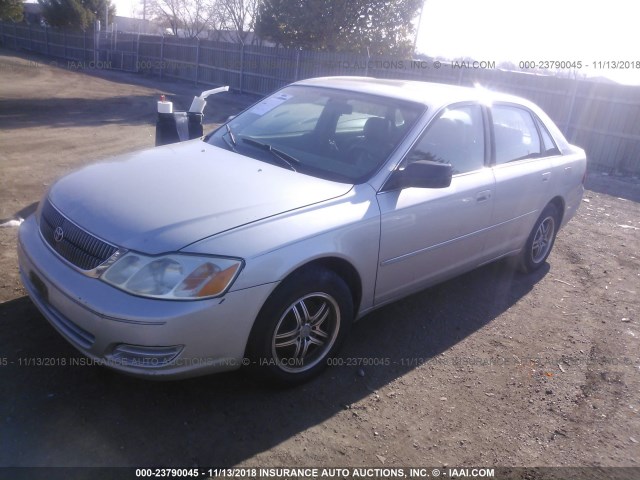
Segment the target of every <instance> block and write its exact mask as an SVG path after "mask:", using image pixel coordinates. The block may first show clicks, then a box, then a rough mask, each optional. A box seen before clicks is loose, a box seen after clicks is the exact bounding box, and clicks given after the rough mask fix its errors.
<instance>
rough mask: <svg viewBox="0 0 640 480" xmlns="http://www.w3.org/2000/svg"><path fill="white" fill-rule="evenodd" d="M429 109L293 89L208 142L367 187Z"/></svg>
mask: <svg viewBox="0 0 640 480" xmlns="http://www.w3.org/2000/svg"><path fill="white" fill-rule="evenodd" d="M425 108H426V107H425V106H424V105H420V104H415V103H412V102H403V101H401V100H397V99H391V98H386V97H377V96H374V95H367V94H362V93H356V92H349V91H342V90H333V89H329V88H318V87H306V86H290V87H286V88H284V89H282V90H280V91H278V92H276V93H275V94H273V95H271V96H270V97H267V98H266V99H264V100H262V101H261V102H259V103H257V104H256V105H254V106H253V107H251V108H249V109H248V110H246V111H244V112H243V113H241V114H240V115H238V116H237V117H235V118H233V119H232V120H230V121H229V122H228V123H227V124H226V125H223V126H222V127H220V128H219V129H218V130H216V131H215V132H213V134H211V135H210V136H209V137H208V138H207V141H208V142H209V143H211V144H212V145H216V146H218V147H222V148H226V149H229V150H232V151H235V152H238V153H240V154H242V155H246V156H249V157H252V158H255V159H257V160H261V161H265V162H269V163H273V164H274V165H278V166H281V167H282V168H288V169H290V170H295V171H298V172H301V173H305V174H308V175H314V176H317V177H321V178H326V179H329V180H335V181H339V182H346V183H361V182H364V181H366V180H367V179H368V178H369V177H371V176H372V175H373V174H374V173H375V172H376V171H377V170H378V169H379V168H380V167H381V166H382V165H383V164H384V162H385V161H386V160H387V159H388V158H389V155H390V154H391V152H392V151H393V150H394V149H395V148H396V146H397V145H398V144H399V143H400V140H402V138H403V137H404V136H405V135H406V133H407V132H408V131H409V130H410V128H411V127H412V126H413V124H414V123H415V121H416V119H417V118H418V117H419V116H420V115H421V114H422V113H423V112H424V110H425Z"/></svg>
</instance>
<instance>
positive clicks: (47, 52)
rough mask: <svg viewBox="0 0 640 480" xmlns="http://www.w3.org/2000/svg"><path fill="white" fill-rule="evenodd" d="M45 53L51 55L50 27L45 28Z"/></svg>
mask: <svg viewBox="0 0 640 480" xmlns="http://www.w3.org/2000/svg"><path fill="white" fill-rule="evenodd" d="M44 51H45V53H46V54H47V55H49V27H47V26H46V25H45V26H44Z"/></svg>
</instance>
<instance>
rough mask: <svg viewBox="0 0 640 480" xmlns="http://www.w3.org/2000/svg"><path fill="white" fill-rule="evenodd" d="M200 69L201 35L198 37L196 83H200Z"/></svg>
mask: <svg viewBox="0 0 640 480" xmlns="http://www.w3.org/2000/svg"><path fill="white" fill-rule="evenodd" d="M199 70H200V37H196V79H195V80H196V85H198V71H199Z"/></svg>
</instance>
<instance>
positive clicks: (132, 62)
mask: <svg viewBox="0 0 640 480" xmlns="http://www.w3.org/2000/svg"><path fill="white" fill-rule="evenodd" d="M0 43H1V44H2V45H3V46H4V47H7V48H15V49H23V50H28V51H32V52H38V53H41V54H44V55H48V56H52V57H56V58H59V59H63V60H65V61H66V62H67V63H66V65H67V67H68V68H72V69H84V68H98V69H102V68H108V69H116V70H124V71H129V72H146V73H149V74H152V75H157V76H159V77H169V78H173V79H179V80H186V81H191V82H193V83H194V85H199V84H201V85H229V86H230V87H231V89H233V90H235V91H239V92H241V93H252V94H256V95H265V94H267V93H269V92H272V91H273V90H275V89H277V88H279V87H281V86H283V85H286V84H287V83H290V82H293V81H296V80H300V79H303V78H310V77H318V76H328V75H359V76H369V77H379V78H400V79H416V80H426V81H433V82H440V83H449V84H458V85H474V84H480V85H482V86H484V87H487V88H490V89H495V90H501V91H504V92H508V93H513V94H515V95H519V96H522V97H525V98H528V99H530V100H532V101H533V102H535V103H537V104H538V105H540V107H542V108H543V109H544V110H545V111H546V112H547V113H548V114H549V116H550V117H551V118H552V119H553V120H554V121H555V122H556V123H557V124H558V126H559V127H560V128H561V130H562V131H563V132H564V133H565V135H566V136H567V138H568V139H569V141H571V142H572V143H575V144H577V145H580V146H581V147H583V148H584V149H585V150H586V151H587V155H588V157H589V162H590V168H591V169H598V170H604V171H608V172H613V173H618V174H625V175H633V176H637V175H639V174H640V87H630V86H624V85H617V84H610V83H605V82H595V81H590V80H585V79H571V78H561V77H552V76H542V75H537V74H528V73H523V72H512V71H505V70H501V69H498V68H496V66H495V65H494V64H492V63H491V62H486V63H481V64H477V65H474V64H473V63H472V64H468V65H464V66H462V65H458V66H455V65H453V64H447V63H441V64H440V63H439V62H433V61H422V60H411V59H398V58H391V57H369V56H367V55H366V54H365V55H363V54H357V53H328V52H311V51H304V50H297V49H283V48H275V47H265V46H257V45H241V44H235V43H224V42H216V41H210V40H200V39H187V38H178V37H173V36H156V35H141V34H133V33H120V32H104V31H103V32H99V33H93V32H86V33H78V32H64V31H60V30H55V29H51V28H42V27H36V26H28V25H23V24H14V23H4V22H0Z"/></svg>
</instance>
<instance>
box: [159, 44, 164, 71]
mask: <svg viewBox="0 0 640 480" xmlns="http://www.w3.org/2000/svg"><path fill="white" fill-rule="evenodd" d="M163 72H164V35H162V41H161V42H160V78H162V73H163Z"/></svg>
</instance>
